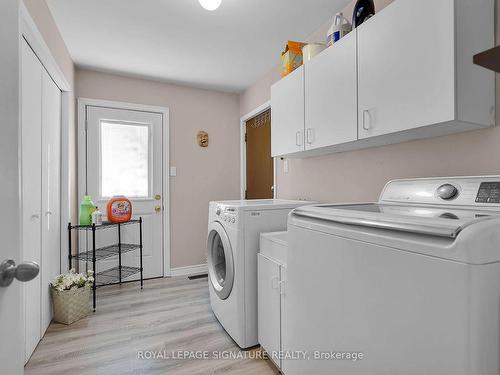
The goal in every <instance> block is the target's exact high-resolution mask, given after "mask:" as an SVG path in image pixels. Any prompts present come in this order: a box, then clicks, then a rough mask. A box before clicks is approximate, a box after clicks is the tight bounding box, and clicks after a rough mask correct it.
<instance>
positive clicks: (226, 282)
mask: <svg viewBox="0 0 500 375" xmlns="http://www.w3.org/2000/svg"><path fill="white" fill-rule="evenodd" d="M208 229H209V232H208V243H207V247H208V274H209V277H210V282H211V283H212V286H213V288H214V290H215V293H217V295H218V296H219V298H220V299H223V300H224V299H226V298H227V297H229V294H231V290H232V289H233V282H234V263H233V250H232V249H231V243H230V242H229V237H228V236H227V233H226V231H225V230H224V227H223V226H222V225H221V224H220V223H219V222H213V223H212V224H211V225H210V227H209V228H208Z"/></svg>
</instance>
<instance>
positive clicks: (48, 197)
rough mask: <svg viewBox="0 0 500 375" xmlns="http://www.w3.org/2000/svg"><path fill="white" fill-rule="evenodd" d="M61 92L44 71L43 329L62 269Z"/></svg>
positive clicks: (43, 331)
mask: <svg viewBox="0 0 500 375" xmlns="http://www.w3.org/2000/svg"><path fill="white" fill-rule="evenodd" d="M60 137H61V91H60V90H59V88H58V87H57V86H56V84H55V83H54V82H53V81H52V79H51V78H50V76H49V74H48V73H47V72H46V71H45V69H42V157H41V158H42V181H41V182H42V264H41V267H42V272H41V274H42V280H41V281H42V290H41V297H42V305H41V309H42V323H41V324H42V326H41V336H43V335H44V334H45V331H46V330H47V328H48V326H49V324H50V321H51V320H52V306H51V302H50V301H51V299H50V289H49V283H50V281H51V280H52V279H53V278H54V277H56V276H57V275H58V274H59V269H60V238H61V236H60V230H61V228H60V216H61V215H60V173H61V167H60V164H61V156H60V150H61V139H60Z"/></svg>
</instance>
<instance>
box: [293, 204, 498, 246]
mask: <svg viewBox="0 0 500 375" xmlns="http://www.w3.org/2000/svg"><path fill="white" fill-rule="evenodd" d="M293 215H296V216H301V217H308V218H312V219H319V220H326V221H329V222H333V223H339V224H347V225H357V226H364V227H371V228H379V229H386V230H394V231H402V232H410V233H416V234H423V235H430V236H438V237H446V238H455V237H457V235H458V234H459V233H460V232H461V231H462V230H463V229H464V228H466V227H467V226H469V225H472V224H474V223H477V222H480V221H484V220H489V219H491V218H494V217H496V218H498V217H500V212H497V211H481V210H468V209H453V208H451V207H446V206H443V207H439V206H432V207H430V206H418V205H399V204H377V203H370V204H353V205H318V206H306V207H300V208H297V209H295V210H294V211H293Z"/></svg>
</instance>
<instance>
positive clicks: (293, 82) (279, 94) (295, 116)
mask: <svg viewBox="0 0 500 375" xmlns="http://www.w3.org/2000/svg"><path fill="white" fill-rule="evenodd" d="M271 108H272V111H271V118H272V119H271V154H272V156H273V157H275V156H280V155H286V154H292V153H296V152H300V151H303V150H304V67H303V66H301V67H300V68H297V69H296V70H294V71H293V72H292V73H290V74H289V75H288V76H286V77H285V78H283V79H281V80H280V81H278V82H277V83H275V84H274V85H273V86H272V87H271Z"/></svg>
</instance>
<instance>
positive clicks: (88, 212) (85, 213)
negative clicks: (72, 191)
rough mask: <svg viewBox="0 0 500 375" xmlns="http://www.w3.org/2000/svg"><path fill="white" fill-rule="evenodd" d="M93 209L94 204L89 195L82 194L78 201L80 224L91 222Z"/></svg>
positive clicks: (89, 223)
mask: <svg viewBox="0 0 500 375" xmlns="http://www.w3.org/2000/svg"><path fill="white" fill-rule="evenodd" d="M94 211H95V204H94V202H92V198H91V197H90V195H84V196H83V201H82V203H80V225H91V224H92V212H94Z"/></svg>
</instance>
